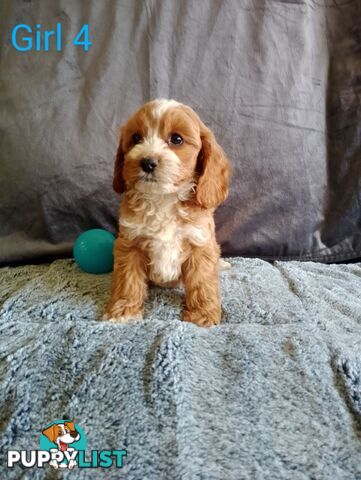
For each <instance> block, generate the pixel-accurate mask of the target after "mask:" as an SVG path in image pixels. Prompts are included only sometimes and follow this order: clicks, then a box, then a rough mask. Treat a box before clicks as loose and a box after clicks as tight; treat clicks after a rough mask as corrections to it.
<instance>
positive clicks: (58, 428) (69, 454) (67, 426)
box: [42, 421, 81, 469]
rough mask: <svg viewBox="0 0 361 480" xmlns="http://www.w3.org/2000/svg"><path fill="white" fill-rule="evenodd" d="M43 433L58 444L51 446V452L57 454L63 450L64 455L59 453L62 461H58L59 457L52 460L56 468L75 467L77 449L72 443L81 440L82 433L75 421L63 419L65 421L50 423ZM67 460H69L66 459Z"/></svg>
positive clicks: (52, 464)
mask: <svg viewBox="0 0 361 480" xmlns="http://www.w3.org/2000/svg"><path fill="white" fill-rule="evenodd" d="M42 434H43V435H45V437H46V438H47V439H48V440H49V441H50V442H51V443H53V444H55V445H56V448H51V449H50V452H51V453H53V454H55V453H57V452H61V453H62V455H59V456H58V458H59V460H60V459H61V463H59V462H58V460H57V459H55V458H54V459H53V460H52V461H51V462H50V465H51V466H52V467H53V468H55V469H58V468H69V469H73V468H74V467H75V466H76V465H77V462H76V460H75V458H76V454H77V450H76V449H75V448H73V447H72V446H71V445H72V444H73V443H75V442H78V441H79V440H80V437H81V435H80V433H79V431H78V430H77V428H76V426H75V424H74V421H63V422H61V423H60V422H59V423H58V422H56V423H53V424H52V425H50V426H49V427H47V428H45V429H44V430H43V431H42ZM64 459H66V460H67V462H65V461H64Z"/></svg>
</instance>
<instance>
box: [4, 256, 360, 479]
mask: <svg viewBox="0 0 361 480" xmlns="http://www.w3.org/2000/svg"><path fill="white" fill-rule="evenodd" d="M230 262H231V263H232V269H231V270H228V271H225V272H222V274H221V282H222V295H223V308H224V320H223V323H222V324H221V325H220V326H217V327H213V328H210V329H202V328H199V327H197V326H195V325H191V324H188V323H183V322H181V321H180V311H181V307H182V301H183V292H182V290H181V289H174V290H172V289H158V288H152V289H151V290H150V295H149V299H148V301H147V303H146V312H145V320H144V321H137V322H133V323H129V324H127V325H123V324H119V325H117V324H112V323H109V322H102V321H100V320H99V319H100V316H101V313H102V311H103V308H104V306H105V303H106V301H107V298H108V295H109V288H110V275H99V276H97V275H88V274H85V273H82V272H80V271H79V270H78V268H77V267H76V265H75V264H74V263H73V262H72V261H71V260H60V261H56V262H54V263H52V264H51V265H38V266H24V267H18V268H3V269H1V270H0V308H1V310H0V318H1V331H0V335H1V337H0V450H1V467H0V478H1V479H20V478H21V479H52V478H71V479H90V478H92V479H93V478H94V479H103V478H104V479H120V478H124V479H127V480H133V479H134V480H143V479H157V480H158V479H165V480H169V479H186V480H188V479H189V480H191V479H205V480H212V479H214V480H223V479H224V480H233V479H234V480H239V479H267V480H270V479H295V480H298V479H299V480H302V479H305V480H306V479H315V480H320V479H325V480H326V479H327V480H329V479H333V480H335V479H345V480H352V479H361V300H360V296H361V264H349V265H323V264H315V263H311V262H309V263H299V262H288V263H283V262H275V263H274V264H273V265H271V264H269V263H266V262H264V261H261V260H257V259H231V260H230ZM65 418H67V419H74V421H75V423H76V424H77V425H79V426H80V427H81V428H82V429H83V431H84V432H85V433H86V436H87V442H88V446H87V449H88V450H89V451H90V450H106V449H110V450H114V449H126V450H127V456H126V457H125V458H124V466H123V468H121V469H119V468H116V467H115V466H113V467H111V468H107V469H105V468H79V467H75V469H74V470H72V471H69V470H64V471H61V472H60V471H59V470H58V471H56V470H53V469H52V468H51V467H50V466H48V465H47V466H45V467H44V468H36V467H34V468H31V469H26V468H21V467H20V466H18V465H16V466H15V467H14V468H12V469H10V468H8V467H7V466H6V456H7V451H8V450H14V449H15V450H32V449H38V448H39V438H40V434H41V431H42V429H43V428H44V427H45V426H46V425H47V424H49V423H50V422H52V421H54V420H56V419H65Z"/></svg>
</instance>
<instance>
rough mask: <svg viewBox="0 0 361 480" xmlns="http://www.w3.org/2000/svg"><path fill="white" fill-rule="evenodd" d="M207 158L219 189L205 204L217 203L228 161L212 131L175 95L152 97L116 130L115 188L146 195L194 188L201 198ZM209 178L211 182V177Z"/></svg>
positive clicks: (224, 188)
mask: <svg viewBox="0 0 361 480" xmlns="http://www.w3.org/2000/svg"><path fill="white" fill-rule="evenodd" d="M212 158H213V161H212ZM212 163H213V164H214V165H213V172H212V174H213V175H215V174H217V171H216V170H219V171H221V170H222V175H221V176H220V177H219V178H218V181H219V184H218V186H216V190H219V191H218V193H217V192H213V193H212V192H208V197H209V194H211V195H215V196H217V197H218V198H214V199H213V202H210V203H217V204H218V203H220V202H221V201H222V200H223V199H224V198H225V196H226V194H227V191H228V189H227V185H228V171H229V166H228V161H227V159H226V157H225V156H224V154H223V151H222V150H221V148H220V147H219V145H218V144H217V142H216V141H215V139H214V136H213V134H212V132H211V131H210V130H209V129H207V127H206V126H205V125H204V124H203V123H202V122H201V120H200V119H199V117H198V115H197V114H196V113H195V112H194V111H193V110H192V109H191V108H189V107H187V106H185V105H182V104H180V103H178V102H176V101H174V100H154V101H152V102H149V103H147V104H145V105H144V106H143V107H142V108H141V109H140V110H139V111H138V112H136V113H135V114H134V115H133V116H132V117H130V119H129V120H128V122H127V123H126V124H125V125H124V126H123V128H122V129H121V139H120V144H119V147H118V152H117V158H116V164H115V172H114V181H113V186H114V189H115V190H116V191H117V192H119V193H121V192H123V191H127V190H131V189H134V190H136V191H138V192H141V193H146V194H167V193H174V192H180V191H184V188H186V189H187V188H188V190H189V191H190V190H191V189H192V187H195V188H196V190H197V196H199V197H201V192H200V190H201V189H202V188H201V178H202V176H204V175H205V174H206V170H207V168H208V169H209V172H208V173H210V169H212V165H211V164H212ZM221 177H222V178H221ZM209 180H210V181H211V183H214V178H213V180H212V179H211V178H209ZM208 187H209V185H208ZM211 190H212V188H211ZM198 191H199V192H198ZM198 193H199V195H198ZM208 200H210V197H209V198H208ZM206 203H207V202H206ZM208 203H209V202H208ZM208 206H210V205H208ZM213 206H216V205H213Z"/></svg>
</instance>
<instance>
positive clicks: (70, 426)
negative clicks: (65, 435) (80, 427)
mask: <svg viewBox="0 0 361 480" xmlns="http://www.w3.org/2000/svg"><path fill="white" fill-rule="evenodd" d="M64 425H66V426H67V427H68V428H69V430H70V431H71V432H74V431H76V428H75V425H74V420H71V421H70V422H64Z"/></svg>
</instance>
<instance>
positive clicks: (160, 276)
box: [119, 201, 209, 284]
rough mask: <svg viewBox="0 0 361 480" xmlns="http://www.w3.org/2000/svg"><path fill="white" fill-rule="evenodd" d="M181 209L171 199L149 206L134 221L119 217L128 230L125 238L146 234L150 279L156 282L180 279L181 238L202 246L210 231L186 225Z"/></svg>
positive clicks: (182, 257) (182, 255)
mask: <svg viewBox="0 0 361 480" xmlns="http://www.w3.org/2000/svg"><path fill="white" fill-rule="evenodd" d="M182 215H183V212H182V213H180V211H179V210H178V209H177V207H176V204H175V203H174V202H166V201H164V202H160V203H158V204H154V205H148V206H147V208H146V209H144V212H142V215H141V216H140V217H137V221H134V220H133V219H132V220H127V219H122V218H121V219H120V222H119V223H120V227H121V228H122V226H123V227H125V228H126V229H127V233H128V237H129V238H131V239H135V238H136V237H145V238H146V239H147V241H146V247H147V254H148V257H149V279H150V280H151V281H153V282H154V283H157V284H163V283H169V282H174V281H176V280H179V278H180V276H181V267H182V263H183V262H184V252H183V248H182V245H183V240H185V239H188V240H189V241H190V242H191V243H193V244H195V245H202V244H204V243H205V242H206V241H207V240H208V239H209V234H208V233H207V232H204V231H203V230H202V229H201V228H197V227H195V226H192V225H189V224H187V225H185V224H184V222H183V221H182V218H181V217H182Z"/></svg>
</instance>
